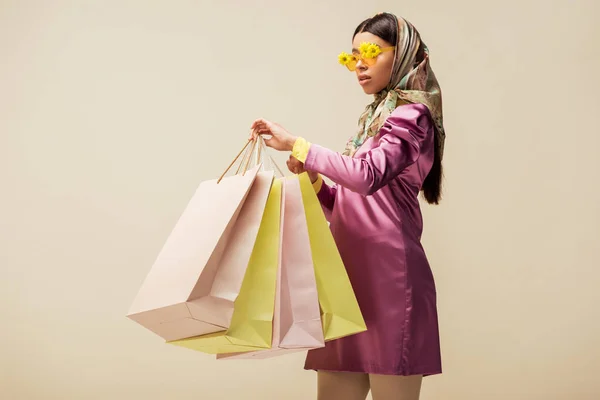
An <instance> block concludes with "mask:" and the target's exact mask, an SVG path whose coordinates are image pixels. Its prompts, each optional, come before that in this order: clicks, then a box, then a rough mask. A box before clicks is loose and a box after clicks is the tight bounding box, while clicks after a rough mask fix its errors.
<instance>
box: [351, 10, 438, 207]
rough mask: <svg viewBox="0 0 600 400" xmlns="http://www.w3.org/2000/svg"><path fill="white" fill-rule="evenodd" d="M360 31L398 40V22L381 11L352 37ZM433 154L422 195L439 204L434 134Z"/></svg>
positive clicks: (392, 40) (393, 42)
mask: <svg viewBox="0 0 600 400" xmlns="http://www.w3.org/2000/svg"><path fill="white" fill-rule="evenodd" d="M361 32H369V33H371V34H373V35H375V36H379V37H380V38H381V39H383V40H385V41H386V42H388V43H390V44H392V45H393V46H395V45H396V43H397V41H398V24H397V22H396V19H395V18H394V16H393V15H391V14H388V13H382V14H378V15H376V16H374V17H373V18H369V19H366V20H364V21H363V22H361V23H360V24H359V25H358V26H357V27H356V30H355V31H354V35H352V39H354V37H355V36H356V35H358V34H359V33H361ZM423 55H424V52H423V51H419V52H418V54H417V62H420V61H422V58H421V57H423ZM434 148H435V149H434V156H433V165H432V166H431V170H430V171H429V174H427V177H425V180H424V181H423V187H422V189H421V190H422V191H423V197H425V200H426V201H427V202H428V203H429V204H439V203H440V200H441V198H442V177H443V171H442V157H441V154H440V146H439V137H438V135H437V134H436V135H434Z"/></svg>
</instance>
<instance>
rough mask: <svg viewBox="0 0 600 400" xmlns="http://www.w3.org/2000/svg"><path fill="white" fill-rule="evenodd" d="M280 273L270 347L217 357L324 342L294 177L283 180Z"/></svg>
mask: <svg viewBox="0 0 600 400" xmlns="http://www.w3.org/2000/svg"><path fill="white" fill-rule="evenodd" d="M284 202H285V208H284V209H285V211H284V221H285V224H284V225H283V240H282V243H283V251H282V265H281V273H280V274H279V275H278V281H277V284H278V286H277V297H276V298H275V315H274V318H273V342H272V346H271V349H265V350H259V351H255V352H246V353H237V354H236V353H234V354H218V355H217V359H236V358H270V357H276V356H280V355H283V354H288V353H292V352H298V351H306V350H310V349H316V348H320V347H323V346H324V345H325V340H324V337H323V328H322V325H321V313H320V308H319V297H318V293H317V282H316V279H315V270H314V267H313V260H312V255H311V249H310V240H309V237H308V225H307V222H306V216H305V212H304V205H303V203H302V192H301V190H300V183H299V180H298V177H297V176H292V177H289V178H287V179H286V180H285V196H284Z"/></svg>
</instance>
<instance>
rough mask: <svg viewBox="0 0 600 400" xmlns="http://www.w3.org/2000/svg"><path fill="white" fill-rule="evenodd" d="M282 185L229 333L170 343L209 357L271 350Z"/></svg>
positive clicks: (274, 194)
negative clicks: (206, 354) (209, 355)
mask: <svg viewBox="0 0 600 400" xmlns="http://www.w3.org/2000/svg"><path fill="white" fill-rule="evenodd" d="M282 192H283V188H282V182H281V181H280V180H275V181H274V182H273V185H272V187H271V191H270V193H269V198H268V199H267V205H266V207H265V212H264V215H263V219H262V221H261V224H260V228H259V231H258V236H257V239H256V243H255V245H254V249H253V251H252V256H251V258H250V262H249V264H248V268H247V270H246V274H245V276H244V281H243V283H242V288H241V290H240V294H239V296H238V297H237V299H236V300H235V302H234V309H233V316H232V319H231V324H230V326H229V329H227V330H226V331H222V332H217V333H212V334H209V335H202V336H196V337H191V338H186V339H181V340H173V341H169V342H168V343H169V344H173V345H176V346H181V347H185V348H189V349H192V350H197V351H200V352H204V353H208V354H217V353H237V352H246V351H253V350H258V349H261V348H270V347H271V342H272V338H273V316H274V308H275V294H276V284H277V274H278V270H279V268H280V266H281V257H280V251H281V243H280V232H281V231H280V229H281V228H280V226H281V225H282V224H283V223H284V221H283V218H282V216H283V212H282V207H284V204H283V202H282V201H281V200H282V195H283V193H282Z"/></svg>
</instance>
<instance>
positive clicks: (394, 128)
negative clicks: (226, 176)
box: [292, 104, 431, 206]
mask: <svg viewBox="0 0 600 400" xmlns="http://www.w3.org/2000/svg"><path fill="white" fill-rule="evenodd" d="M430 124H431V122H430V114H429V110H428V109H427V107H426V106H424V105H422V104H409V105H404V106H400V107H398V108H396V110H394V112H393V113H392V114H391V115H390V116H389V117H388V119H387V120H386V122H385V124H384V125H383V127H382V128H381V130H380V138H379V145H378V146H377V147H375V148H373V149H372V150H370V151H369V152H367V153H366V154H365V155H363V156H362V157H349V156H345V155H342V154H339V153H337V152H334V151H332V150H329V149H326V148H324V147H321V146H318V145H315V144H310V143H308V142H306V141H305V140H304V139H302V138H299V139H298V140H297V141H296V144H295V145H294V149H293V151H292V155H293V156H294V157H296V158H298V160H300V161H302V162H304V166H305V168H306V169H307V170H309V171H314V172H317V173H320V174H323V175H325V176H327V177H328V178H330V179H331V180H332V181H333V182H335V183H337V184H339V185H340V186H343V187H345V188H347V189H349V190H351V191H353V192H357V193H360V194H362V195H365V196H367V195H371V194H373V193H375V192H377V191H378V190H379V189H381V188H382V187H384V186H385V185H387V184H388V183H389V182H390V181H391V180H392V179H394V178H395V177H397V176H398V175H399V174H400V173H401V172H402V170H404V169H405V168H406V167H408V166H409V165H411V164H413V163H414V162H415V161H416V160H417V158H418V157H419V154H420V151H421V146H422V144H423V142H424V141H425V140H426V139H427V137H426V135H427V133H428V132H429V130H430ZM307 149H308V150H307ZM326 190H327V189H326ZM329 195H330V193H328V192H326V193H325V194H323V197H324V198H325V199H327V198H328V197H329ZM333 195H335V193H333ZM331 205H332V206H333V202H331Z"/></svg>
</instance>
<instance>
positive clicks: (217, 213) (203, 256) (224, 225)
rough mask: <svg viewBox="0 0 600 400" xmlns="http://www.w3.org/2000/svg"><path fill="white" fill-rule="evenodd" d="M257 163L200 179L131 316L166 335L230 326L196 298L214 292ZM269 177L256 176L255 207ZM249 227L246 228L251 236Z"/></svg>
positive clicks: (200, 332) (172, 336) (174, 336)
mask: <svg viewBox="0 0 600 400" xmlns="http://www.w3.org/2000/svg"><path fill="white" fill-rule="evenodd" d="M259 168H260V166H256V167H255V168H253V169H251V170H249V171H247V172H246V173H245V174H243V175H242V174H240V175H234V176H232V177H227V178H224V179H222V180H221V181H220V182H217V180H209V181H204V182H202V183H201V184H200V185H199V187H198V188H197V190H196V192H195V193H194V195H193V196H192V198H191V200H190V201H189V203H188V204H187V206H186V208H185V210H184V212H183V213H182V215H181V216H180V218H179V220H178V221H177V223H176V225H175V227H174V228H173V230H172V232H171V234H170V235H169V237H168V239H167V240H166V243H165V244H164V246H163V248H162V249H161V251H160V253H159V254H158V257H157V258H156V260H155V262H154V264H153V266H152V268H151V270H150V272H149V273H148V275H147V277H146V279H145V281H144V282H143V284H142V287H141V288H140V290H139V292H138V294H137V296H136V298H135V300H134V301H133V304H132V306H131V308H130V310H129V313H128V315H127V316H128V317H129V318H130V319H132V320H133V321H136V322H137V323H139V324H141V325H142V326H144V327H146V328H147V329H149V330H151V331H153V332H154V333H156V334H157V335H159V336H161V337H162V338H164V339H165V340H175V339H181V338H185V337H191V336H197V335H203V334H207V333H212V332H218V331H222V330H223V329H225V328H226V327H225V326H222V325H223V323H224V320H223V319H222V318H221V319H220V318H215V316H214V315H208V314H207V312H206V307H205V305H204V304H202V302H199V303H198V304H196V303H194V300H198V299H202V298H203V297H206V296H210V294H211V288H212V283H213V282H214V281H215V277H216V276H217V271H218V266H219V263H220V262H221V258H222V255H223V253H224V251H225V248H226V247H227V244H228V240H229V238H230V237H231V235H232V232H233V229H234V226H235V224H236V222H237V220H238V216H239V215H240V212H241V210H242V208H243V205H244V204H245V201H246V199H247V196H248V195H249V193H250V191H251V189H252V187H253V184H254V183H255V181H256V178H257V174H258V171H259ZM267 181H268V177H265V178H261V179H260V180H259V181H258V183H259V184H260V186H259V187H258V188H257V190H256V192H257V193H256V195H254V194H253V196H252V199H253V202H252V204H251V208H252V209H253V210H260V208H261V206H260V199H258V198H260V195H259V192H261V191H264V190H265V188H264V185H265V183H266V182H267ZM249 212H254V211H248V213H249ZM245 220H246V219H245ZM245 226H246V228H248V226H249V224H246V225H245ZM251 231H252V229H251V228H250V229H248V232H250V233H249V235H250V236H252V234H251ZM238 241H239V240H238ZM217 282H220V280H218V281H217ZM230 298H231V296H229V297H228V299H227V300H229V299H230ZM225 320H226V319H225Z"/></svg>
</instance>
